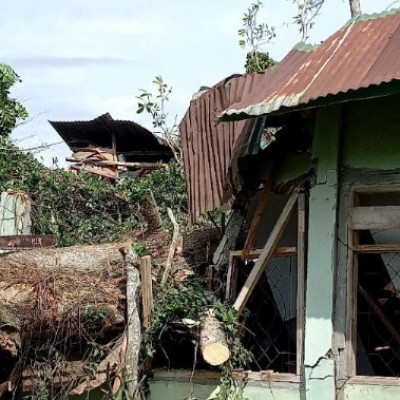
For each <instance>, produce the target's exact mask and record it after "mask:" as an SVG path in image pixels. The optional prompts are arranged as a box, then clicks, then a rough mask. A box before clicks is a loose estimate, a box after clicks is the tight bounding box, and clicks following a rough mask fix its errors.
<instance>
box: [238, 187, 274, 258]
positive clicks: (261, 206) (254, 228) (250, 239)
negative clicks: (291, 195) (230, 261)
mask: <svg viewBox="0 0 400 400" xmlns="http://www.w3.org/2000/svg"><path fill="white" fill-rule="evenodd" d="M269 190H270V188H269V187H268V186H266V187H265V188H264V190H263V191H262V193H261V195H260V199H259V201H258V204H257V208H256V212H255V213H254V216H253V219H252V221H251V225H250V229H249V233H248V234H247V238H246V242H245V244H244V247H243V251H242V260H245V259H246V258H247V257H248V256H249V253H250V250H251V248H252V247H253V244H254V241H255V239H256V235H257V232H258V228H259V227H260V224H261V221H262V217H263V215H264V212H265V209H266V207H267V204H268V199H269V194H270V191H269Z"/></svg>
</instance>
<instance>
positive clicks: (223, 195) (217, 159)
mask: <svg viewBox="0 0 400 400" xmlns="http://www.w3.org/2000/svg"><path fill="white" fill-rule="evenodd" d="M232 78H233V77H230V78H227V79H224V80H223V81H221V82H219V83H218V84H217V85H215V86H214V87H212V88H211V89H209V90H208V91H206V92H205V93H204V94H202V95H201V96H200V97H198V98H196V99H194V100H192V102H191V103H190V107H189V109H188V111H187V112H186V114H185V116H184V118H183V120H182V122H181V123H180V125H179V130H180V133H181V138H182V147H183V156H184V166H185V175H186V182H187V187H188V200H189V213H190V220H191V222H192V223H193V222H195V221H196V218H197V217H198V216H199V215H200V214H203V213H205V212H207V211H210V210H214V209H215V208H217V207H219V206H221V205H222V204H224V203H225V202H227V201H228V200H229V199H230V198H231V196H232V187H231V185H230V179H229V176H228V170H229V167H230V164H231V158H232V150H233V147H234V143H235V141H236V139H237V138H238V137H239V136H240V135H241V134H242V133H243V132H244V131H247V129H248V128H249V127H250V126H251V122H250V121H248V122H246V123H244V122H242V121H239V122H223V123H221V122H218V121H217V118H218V115H219V114H220V113H221V112H222V111H223V110H224V109H225V108H227V107H228V106H229V104H230V94H229V92H230V90H229V83H230V81H231V79H232ZM235 97H236V96H235Z"/></svg>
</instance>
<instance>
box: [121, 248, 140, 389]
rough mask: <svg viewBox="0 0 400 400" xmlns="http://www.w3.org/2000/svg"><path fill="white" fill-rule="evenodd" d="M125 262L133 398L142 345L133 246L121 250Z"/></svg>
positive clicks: (128, 364)
mask: <svg viewBox="0 0 400 400" xmlns="http://www.w3.org/2000/svg"><path fill="white" fill-rule="evenodd" d="M120 252H121V254H122V255H123V257H124V261H125V271H126V313H127V333H128V340H127V343H128V344H127V351H126V363H125V368H126V378H127V379H128V384H127V386H128V391H129V394H130V395H131V396H132V397H133V396H134V395H135V393H136V391H137V389H138V369H139V366H138V363H139V350H140V343H141V336H142V335H141V329H140V317H139V308H138V304H137V293H138V290H139V285H140V279H139V271H138V266H139V259H138V256H137V254H136V253H135V252H134V251H133V250H132V247H131V246H126V247H123V248H121V249H120Z"/></svg>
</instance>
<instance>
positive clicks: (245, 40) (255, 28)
mask: <svg viewBox="0 0 400 400" xmlns="http://www.w3.org/2000/svg"><path fill="white" fill-rule="evenodd" d="M262 5H263V4H262V2H261V1H260V0H257V2H256V3H252V4H251V5H250V6H249V8H248V9H247V12H245V13H244V14H243V18H242V21H243V22H242V28H240V29H239V30H238V34H239V37H240V39H239V46H240V47H242V48H243V49H246V48H247V49H248V53H247V56H246V64H245V68H246V73H248V74H249V73H252V72H259V71H263V70H265V69H267V68H269V67H271V66H272V65H274V64H276V62H275V61H274V60H273V59H272V58H270V56H269V54H268V53H266V52H263V51H261V50H260V49H261V48H262V46H264V45H265V44H267V43H268V42H270V41H271V40H272V39H273V38H274V37H275V36H276V35H275V29H274V27H273V26H269V25H268V24H267V23H265V22H264V23H260V24H259V23H258V21H257V15H258V12H259V11H260V7H262Z"/></svg>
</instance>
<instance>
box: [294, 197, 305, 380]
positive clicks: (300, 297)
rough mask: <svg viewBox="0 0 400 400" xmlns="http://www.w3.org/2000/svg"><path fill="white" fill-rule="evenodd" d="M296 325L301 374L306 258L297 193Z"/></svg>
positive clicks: (301, 207)
mask: <svg viewBox="0 0 400 400" xmlns="http://www.w3.org/2000/svg"><path fill="white" fill-rule="evenodd" d="M297 210H298V212H297V318H296V319H297V321H296V322H297V324H296V325H297V326H296V331H297V332H296V373H297V375H301V371H302V365H303V351H304V315H305V299H304V292H305V288H304V281H305V276H306V275H305V258H306V196H305V194H304V193H300V194H299V200H298V207H297Z"/></svg>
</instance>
